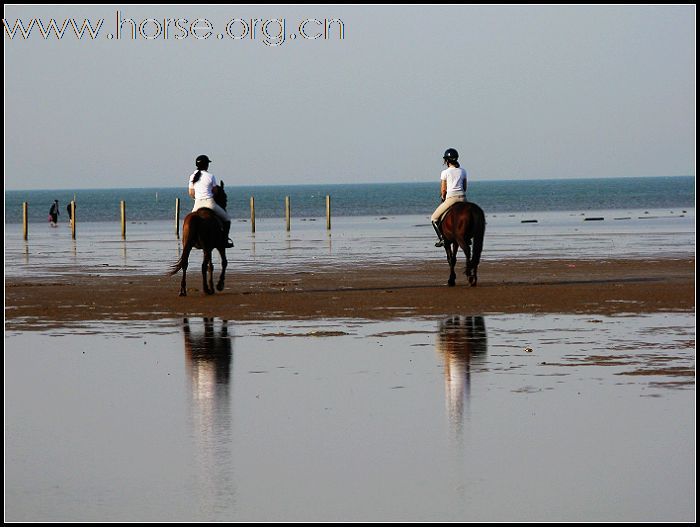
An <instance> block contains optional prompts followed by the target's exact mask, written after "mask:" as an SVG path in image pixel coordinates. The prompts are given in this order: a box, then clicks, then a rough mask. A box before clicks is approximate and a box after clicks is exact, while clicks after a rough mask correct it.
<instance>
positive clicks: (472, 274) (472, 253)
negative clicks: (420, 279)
mask: <svg viewBox="0 0 700 527" xmlns="http://www.w3.org/2000/svg"><path fill="white" fill-rule="evenodd" d="M440 228H441V229H442V235H443V237H444V239H445V252H446V253H447V262H448V263H449V264H450V279H449V280H448V281H447V285H449V286H450V287H452V286H454V285H455V278H456V277H457V275H456V274H455V264H456V263H457V252H458V247H461V248H462V250H463V251H464V255H465V256H466V257H467V267H466V269H465V270H464V274H466V275H467V278H468V279H469V285H471V286H472V287H476V281H477V277H476V270H477V268H478V267H479V261H480V260H481V250H482V248H483V246H484V230H485V229H486V219H485V217H484V211H483V210H481V207H479V205H477V204H476V203H471V202H469V201H464V202H458V203H455V204H454V205H452V207H450V209H449V210H448V211H447V213H446V214H445V215H444V216H443V219H442V221H441V223H440ZM472 240H473V241H474V246H473V247H470V246H471V244H472Z"/></svg>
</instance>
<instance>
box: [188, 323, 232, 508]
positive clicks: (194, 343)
mask: <svg viewBox="0 0 700 527" xmlns="http://www.w3.org/2000/svg"><path fill="white" fill-rule="evenodd" d="M216 326H217V324H215V321H214V319H213V318H204V319H203V327H202V326H200V325H199V324H198V325H197V326H195V327H190V321H189V320H188V319H187V318H185V319H184V320H183V334H184V339H185V360H186V368H187V373H188V378H189V385H190V394H191V399H190V402H191V403H190V406H191V421H192V438H193V440H194V447H195V452H194V456H193V458H194V462H195V464H196V466H197V471H196V473H197V483H198V484H197V489H198V491H197V492H198V494H199V495H200V500H201V505H200V508H201V510H202V511H206V512H211V511H215V510H218V509H219V508H220V507H221V506H222V504H225V503H228V502H230V500H231V496H232V495H233V493H234V490H233V456H232V435H233V432H232V421H233V419H232V415H231V414H232V410H231V399H230V394H229V388H230V381H231V370H232V362H233V344H232V337H231V336H229V334H228V323H227V321H225V320H223V321H221V324H220V325H219V328H218V330H217V327H216Z"/></svg>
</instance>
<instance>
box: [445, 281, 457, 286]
mask: <svg viewBox="0 0 700 527" xmlns="http://www.w3.org/2000/svg"><path fill="white" fill-rule="evenodd" d="M447 285H448V286H449V287H454V286H455V282H454V280H450V281H449V282H447Z"/></svg>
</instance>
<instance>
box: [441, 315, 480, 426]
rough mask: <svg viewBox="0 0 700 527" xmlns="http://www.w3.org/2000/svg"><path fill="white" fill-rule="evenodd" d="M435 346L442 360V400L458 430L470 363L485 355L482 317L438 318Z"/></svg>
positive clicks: (467, 393)
mask: <svg viewBox="0 0 700 527" xmlns="http://www.w3.org/2000/svg"><path fill="white" fill-rule="evenodd" d="M435 349H436V351H437V353H438V355H440V356H442V357H443V359H444V363H445V403H446V406H447V413H448V416H449V419H450V422H452V424H453V425H455V426H456V427H457V430H459V431H461V429H462V424H463V421H464V411H465V405H468V402H469V390H470V379H469V375H470V365H471V364H473V363H476V362H477V361H479V360H480V359H482V358H483V357H484V356H485V354H486V349H487V342H486V325H485V323H484V317H481V316H469V317H467V316H458V315H455V316H452V317H450V318H447V319H445V320H442V321H440V324H439V331H438V336H437V342H436V343H435Z"/></svg>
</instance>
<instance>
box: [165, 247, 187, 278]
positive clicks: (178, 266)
mask: <svg viewBox="0 0 700 527" xmlns="http://www.w3.org/2000/svg"><path fill="white" fill-rule="evenodd" d="M185 256H186V253H185V252H184V251H183V252H182V254H181V255H180V258H178V260H177V262H175V263H174V264H172V265H171V266H170V269H169V270H168V276H172V275H174V274H177V273H178V271H180V270H181V269H182V268H183V267H184V266H185Z"/></svg>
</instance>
